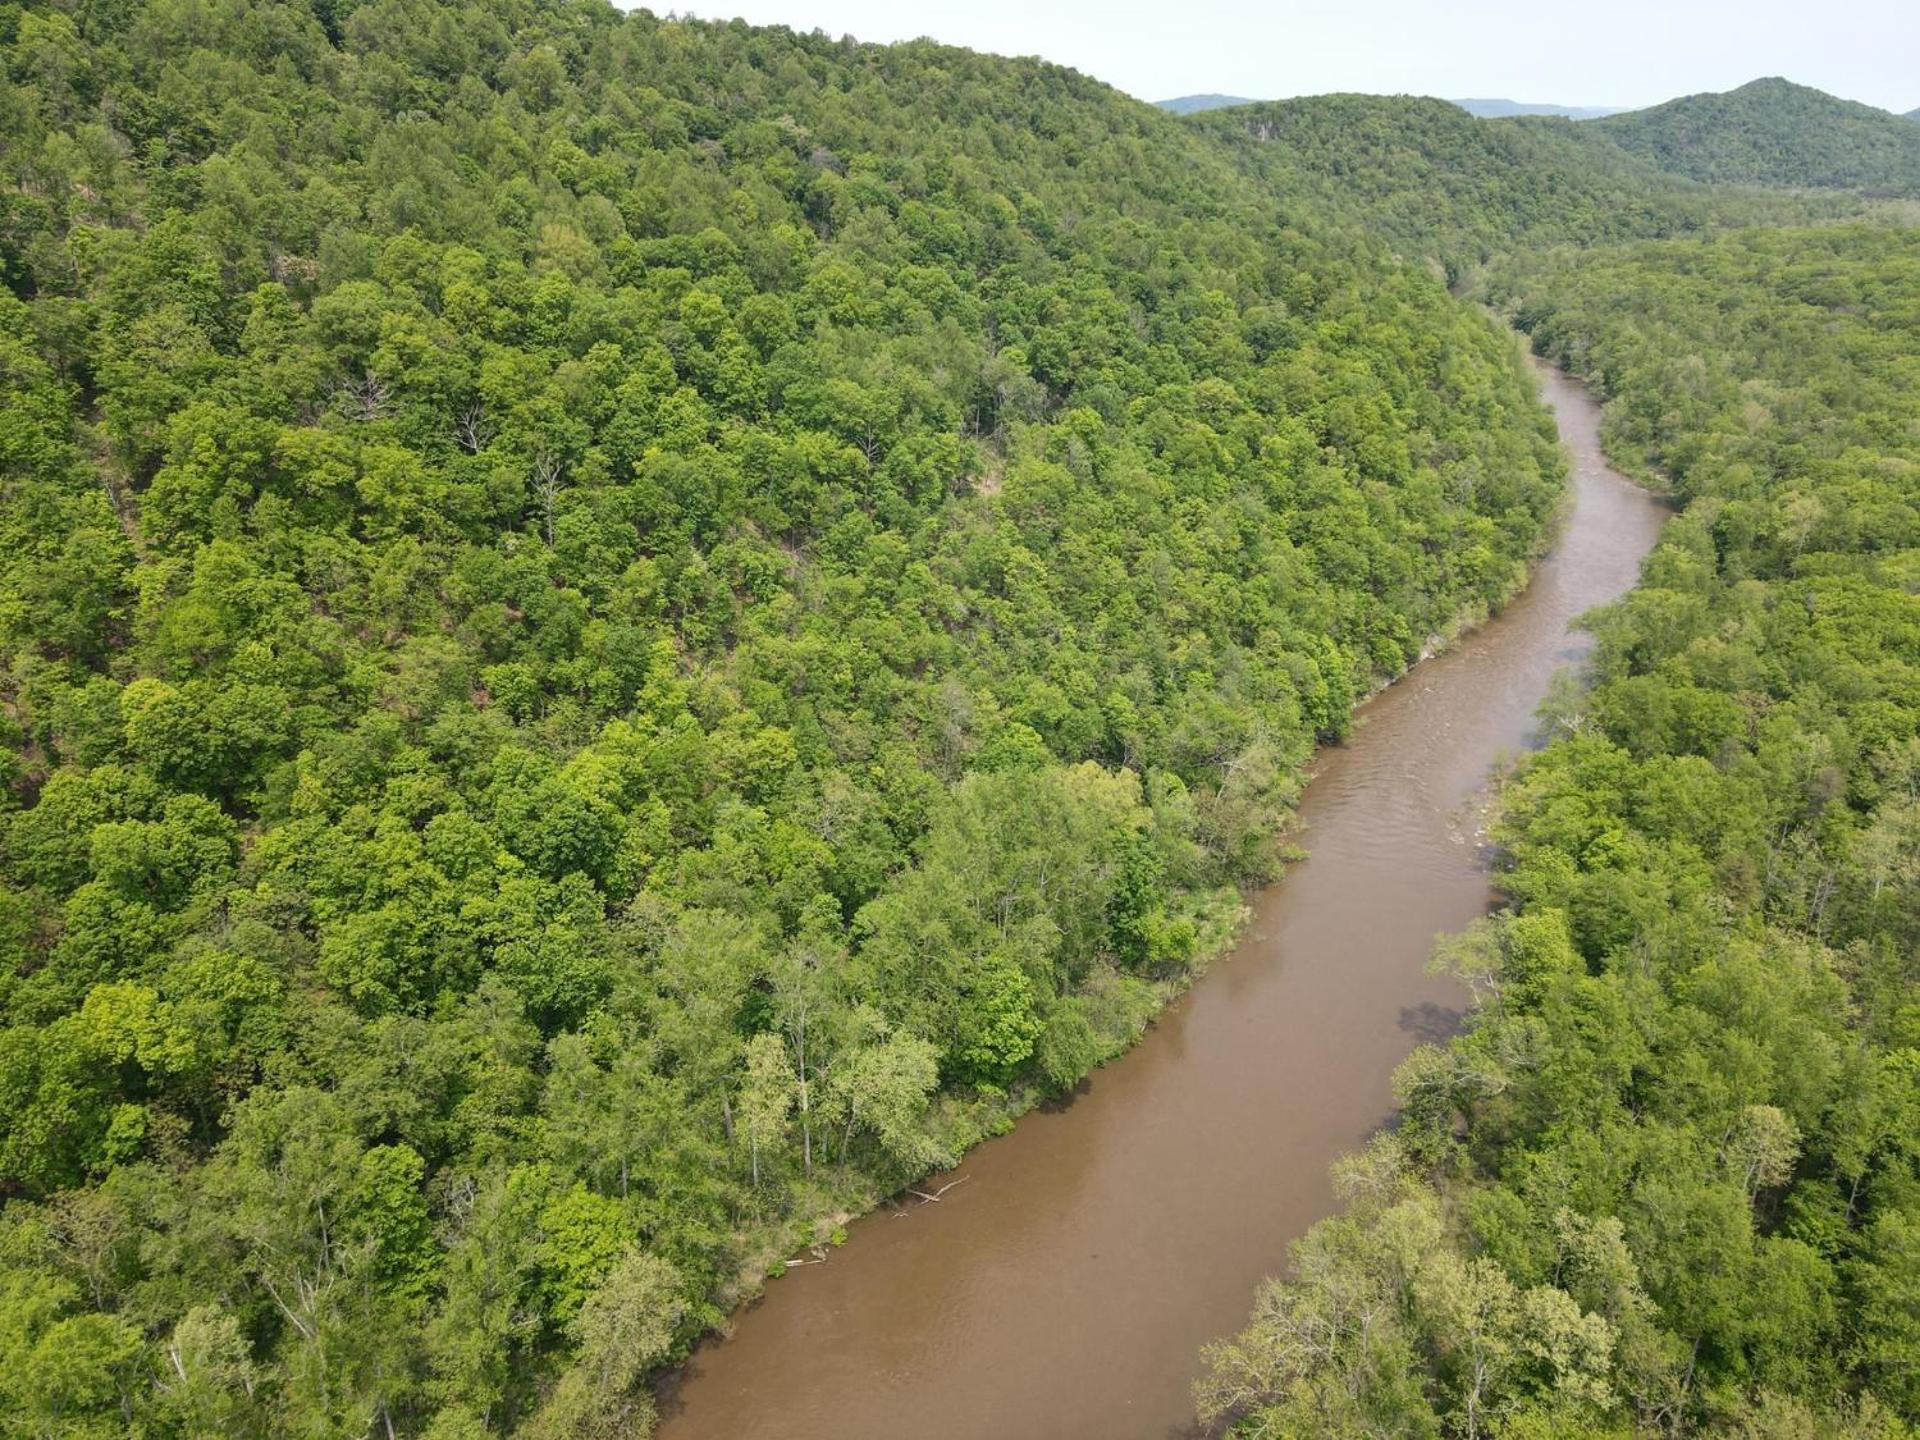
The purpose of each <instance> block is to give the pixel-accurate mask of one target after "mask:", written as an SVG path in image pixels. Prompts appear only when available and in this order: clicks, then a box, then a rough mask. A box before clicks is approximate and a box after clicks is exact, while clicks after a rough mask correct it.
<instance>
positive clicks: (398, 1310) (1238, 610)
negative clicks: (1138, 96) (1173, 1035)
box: [0, 0, 1897, 1440]
mask: <svg viewBox="0 0 1920 1440" xmlns="http://www.w3.org/2000/svg"><path fill="white" fill-rule="evenodd" d="M0 51H4V55H3V57H0V63H4V65H5V66H6V75H7V78H6V83H5V88H4V92H3V94H0V136H4V140H5V145H6V151H7V155H8V158H9V161H10V164H11V167H12V168H11V170H10V176H11V182H12V183H10V184H9V185H8V186H7V187H6V194H5V197H4V198H0V277H4V281H5V286H6V293H5V294H4V295H3V296H0V375H4V383H5V388H6V399H7V403H6V405H5V407H4V410H3V411H0V857H3V863H4V874H3V875H0V944H3V945H4V946H5V954H6V960H5V963H4V965H0V1021H4V1023H3V1024H0V1197H4V1199H5V1202H6V1211H5V1215H4V1217H3V1218H0V1289H3V1290H4V1293H5V1294H6V1295H8V1296H13V1297H16V1298H15V1299H11V1300H9V1301H8V1302H7V1313H6V1315H5V1316H4V1317H0V1335H4V1336H5V1337H7V1338H6V1339H5V1340H4V1343H5V1344H6V1345H7V1346H9V1347H11V1348H9V1350H8V1355H7V1357H6V1364H5V1366H4V1367H0V1368H3V1369H4V1370H5V1378H4V1380H3V1381H0V1384H4V1385H6V1386H9V1387H15V1388H13V1389H9V1390H8V1392H7V1396H6V1399H7V1404H6V1405H5V1406H0V1409H4V1411H5V1414H6V1417H7V1418H6V1420H5V1421H4V1422H0V1424H4V1425H14V1424H15V1419H14V1417H26V1418H25V1419H23V1420H20V1421H19V1422H18V1423H19V1425H20V1426H24V1427H25V1429H24V1430H23V1431H22V1433H33V1434H40V1433H43V1432H45V1431H46V1430H47V1429H48V1427H49V1426H54V1425H65V1426H67V1427H69V1428H70V1429H71V1430H72V1431H73V1432H74V1433H87V1430H86V1427H87V1426H90V1425H94V1424H95V1422H96V1420H97V1421H98V1422H99V1423H100V1424H105V1425H118V1426H122V1427H125V1426H127V1425H132V1426H134V1427H135V1428H136V1429H138V1430H139V1431H140V1432H141V1433H143V1434H146V1435H148V1436H153V1437H166V1436H174V1435H179V1436H187V1435H200V1434H206V1433H215V1432H218V1433H226V1434H233V1435H241V1436H244V1435H303V1436H305V1435H339V1434H356V1435H357V1434H364V1433H368V1432H370V1431H371V1432H372V1433H375V1434H380V1433H385V1430H386V1428H387V1427H388V1426H389V1425H391V1426H392V1428H393V1430H394V1432H395V1433H397V1434H421V1433H429V1434H433V1435H436V1436H439V1437H442V1440H451V1437H471V1436H473V1435H476V1434H504V1433H508V1432H511V1431H514V1430H516V1429H530V1430H531V1431H532V1432H533V1433H539V1434H552V1435H561V1434H568V1435H574V1434H581V1435H588V1434H601V1433H621V1434H624V1433H630V1432H631V1431H632V1430H633V1429H634V1428H635V1427H638V1426H640V1425H642V1424H643V1423H644V1411H645V1406H644V1404H643V1402H642V1400H641V1399H640V1398H639V1392H638V1391H637V1390H636V1385H637V1382H638V1381H639V1379H640V1378H641V1376H642V1374H643V1372H644V1371H645V1370H646V1369H647V1368H648V1367H650V1366H653V1365H655V1364H658V1363H660V1362H661V1361H662V1360H663V1359H665V1358H668V1357H671V1356H672V1355H673V1354H675V1353H678V1351H679V1350H680V1349H681V1348H682V1347H684V1346H685V1345H686V1344H687V1343H688V1342H689V1341H690V1339H691V1338H692V1336H693V1335H694V1334H696V1333H697V1332H698V1331H699V1330H700V1329H701V1328H702V1327H703V1326H704V1325H706V1324H708V1323H710V1322H711V1321H712V1320H713V1319H714V1318H715V1317H716V1315H717V1313H718V1310H719V1307H721V1306H724V1305H726V1304H729V1303H731V1302H732V1301H733V1300H734V1299H736V1298H738V1296H739V1295H740V1294H741V1292H742V1287H743V1285H744V1284H745V1283H748V1281H747V1280H745V1279H743V1277H757V1276H758V1275H759V1274H761V1273H764V1269H765V1265H766V1261H767V1257H768V1255H769V1254H776V1253H778V1249H779V1247H781V1246H784V1245H786V1244H788V1243H792V1244H796V1245H797V1244H799V1243H802V1242H803V1241H805V1240H808V1239H811V1238H813V1237H814V1235H815V1233H816V1232H815V1224H816V1221H818V1220H820V1218H821V1217H823V1216H827V1215H830V1214H833V1213H835V1212H837V1211H840V1210H844V1209H847V1208H857V1207H860V1206H864V1205H868V1204H871V1203H873V1202H874V1201H875V1200H876V1199H877V1198H878V1197H879V1196H880V1195H881V1194H884V1193H885V1192H886V1191H887V1190H888V1189H889V1188H891V1187H894V1186H897V1185H899V1184H901V1183H905V1182H908V1181H910V1180H912V1179H913V1178H914V1177H915V1175H916V1174H917V1173H918V1172H920V1171H921V1170H923V1169H924V1168H925V1167H927V1166H929V1165H931V1164H935V1163H937V1162H939V1161H940V1160H942V1159H945V1158H949V1157H951V1156H952V1154H953V1153H954V1152H955V1150H956V1149H957V1147H959V1146H961V1145H963V1144H965V1143H967V1142H968V1141H969V1140H970V1139H971V1138H974V1137H977V1136H978V1135H979V1134H980V1133H982V1131H983V1130H984V1129H985V1128H986V1127H987V1126H989V1125H990V1124H992V1123H994V1122H995V1121H996V1120H997V1119H998V1118H999V1117H1000V1116H1002V1115H1004V1114H1005V1113H1006V1112H1007V1111H1008V1110H1010V1109H1012V1108H1015V1107H1017V1106H1018V1105H1020V1104H1022V1103H1025V1100H1026V1099H1028V1098H1030V1097H1032V1096H1033V1095H1035V1094H1038V1093H1040V1092H1043V1091H1051V1090H1057V1089H1060V1088H1063V1087H1066V1086H1069V1085H1071V1084H1072V1083H1074V1082H1075V1081H1076V1080H1077V1079H1078V1078H1079V1077H1080V1076H1081V1075H1082V1074H1083V1073H1084V1072H1085V1070H1086V1069H1087V1068H1088V1067H1089V1066H1091V1065H1093V1064H1095V1063H1097V1062H1098V1061H1099V1060H1100V1059H1102V1058H1103V1057H1105V1056H1106V1055H1108V1054H1111V1053H1112V1052H1113V1051H1115V1050H1116V1049H1117V1048H1119V1047H1120V1046H1122V1045H1124V1044H1125V1043H1126V1042H1127V1041H1128V1040H1130V1039H1131V1038H1132V1037H1134V1036H1135V1035H1137V1034H1138V1033H1139V1029H1140V1027H1141V1025H1142V1024H1143V1023H1144V1021H1145V1018H1146V1016H1147V1015H1148V1014H1150V1013H1151V1011H1152V1009H1153V1007H1154V1005H1155V1004H1156V1003H1157V1002H1158V1001H1159V1000H1162V999H1164V998H1165V996H1166V995H1167V994H1168V993H1170V992H1171V990H1172V989H1173V988H1175V987H1177V986H1178V985H1179V984H1181V983H1182V982H1183V980H1184V978H1185V976H1186V975H1187V974H1188V973H1189V971H1190V969H1191V967H1192V966H1193V965H1194V964H1195V963H1196V961H1198V960H1199V959H1201V958H1204V957H1202V956H1201V955H1200V953H1199V950H1200V942H1199V939H1198V937H1199V936H1200V935H1201V934H1203V933H1211V934H1216V935H1217V934H1218V933H1219V932H1220V929H1221V926H1220V925H1219V924H1217V923H1210V922H1212V921H1214V920H1215V919H1216V917H1218V916H1219V915H1220V914H1221V913H1222V911H1223V910H1225V909H1227V908H1229V907H1230V906H1231V904H1232V900H1231V894H1232V887H1233V886H1234V885H1236V884H1238V883H1241V882H1245V881H1250V880H1256V879H1260V878H1264V877H1266V876H1269V875H1271V874H1272V873H1274V871H1275V869H1276V868H1277V854H1278V851H1277V847H1276V842H1275V836H1276V833H1277V831H1278V828H1279V826H1280V825H1281V823H1282V822H1283V821H1284V819H1285V816H1286V814H1287V812H1288V810H1289V807H1290V805H1291V804H1292V801H1293V799H1294V797H1295V793H1296V790H1297V785H1298V773H1299V770H1300V767H1301V765H1302V763H1303V762H1304V760H1305V758H1306V757H1307V755H1308V754H1309V752H1310V751H1311V749H1312V746H1313V745H1314V743H1315V741H1316V739H1319V738H1324V737H1332V736H1337V735H1339V734H1341V733H1343V731H1344V729H1345V726H1346V724H1347V715H1348V711H1349V709H1350V707H1351V705H1352V703H1353V701H1354V700H1355V698H1356V697H1358V696H1359V695H1361V694H1363V693H1365V692H1366V691H1367V690H1368V689H1369V688H1370V687H1371V686H1373V685H1374V684H1375V683H1377V682H1378V681H1380V680H1382V679H1384V678H1387V677H1391V676H1393V675H1395V674H1397V673H1399V672H1400V671H1401V670H1403V669H1404V668H1405V666H1406V665H1407V664H1408V663H1410V661H1411V660H1412V659H1413V657H1414V656H1416V655H1417V654H1419V652H1420V650H1421V648H1422V646H1423V644H1424V643H1425V642H1426V640H1427V638H1428V637H1429V636H1430V635H1431V634H1432V633H1434V632H1436V631H1438V630H1440V629H1442V628H1444V627H1445V626H1447V625H1448V624H1449V623H1450V622H1451V621H1453V620H1454V619H1455V618H1457V617H1458V616H1460V615H1461V614H1462V613H1469V614H1471V613H1475V612H1480V611H1484V610H1485V609H1487V608H1488V607H1490V606H1492V605H1495V604H1497V603H1499V602H1500V601H1501V600H1502V599H1503V598H1504V597H1505V596H1506V595H1507V594H1508V593H1510V591H1511V590H1512V588H1513V586H1514V585H1515V583H1516V582H1517V580H1518V578H1519V576H1520V574H1521V573H1522V568H1523V566H1524V563H1525V561H1526V559H1527V557H1528V556H1529V555H1530V554H1531V553H1532V552H1533V550H1534V549H1535V548H1536V547H1537V545H1538V543H1539V540H1540V536H1541V530H1542V525H1543V521H1544V520H1545V518H1546V516H1547V515H1548V514H1549V512H1550V511H1551V509H1552V506H1553V503H1554V499H1555V495H1556V492H1557V489H1558V480H1559V461H1558V460H1557V458H1556V456H1555V453H1554V449H1553V447H1552V445H1551V431H1550V428H1549V427H1548V426H1547V424H1546V423H1545V419H1544V416H1543V415H1542V413H1541V412H1540V410H1539V408H1538V407H1537V405H1536V404H1535V403H1534V400H1533V397H1532V395H1531V392H1530V390H1529V388H1528V385H1527V382H1526V378H1525V376H1524V374H1523V373H1522V370H1521V367H1520V365H1519V363H1518V357H1517V355H1516V354H1515V352H1514V347H1513V346H1512V344H1511V342H1510V340H1509V339H1508V338H1507V337H1505V336H1503V335H1501V334H1500V333H1499V332H1498V330H1497V329H1496V327H1495V326H1493V325H1492V324H1490V323H1488V322H1487V321H1486V320H1485V318H1484V317H1481V316H1479V315H1476V314H1474V313H1473V312H1472V311H1471V310H1470V309H1468V308H1467V307H1465V306H1463V305H1460V304H1458V303H1456V302H1455V301H1453V300H1452V299H1451V298H1449V297H1448V296H1447V295H1446V293H1445V292H1444V290H1443V289H1442V288H1441V286H1440V285H1439V284H1438V283H1437V282H1436V281H1435V280H1434V279H1432V278H1431V277H1430V276H1428V275H1426V274H1425V273H1423V272H1421V271H1419V270H1416V269H1411V268H1407V267H1403V266H1401V265H1399V264H1397V263H1396V262H1395V261H1394V260H1392V258H1391V257H1389V256H1387V255H1386V254H1385V253H1384V252H1383V251H1382V250H1381V249H1380V247H1379V246H1378V245H1377V244H1376V243H1375V242H1372V241H1369V240H1365V239H1362V238H1358V237H1356V236H1353V235H1351V234H1349V233H1347V232H1346V231H1345V230H1344V229H1342V228H1341V227H1338V226H1333V225H1327V226H1324V227H1323V226H1321V225H1319V224H1318V223H1317V222H1316V221H1315V219H1314V217H1313V216H1310V215H1303V214H1300V213H1297V212H1296V211H1295V210H1294V209H1293V207H1282V206H1281V205H1280V204H1278V203H1277V202H1276V200H1275V198H1274V197H1273V196H1272V195H1271V194H1269V193H1267V192H1265V191H1264V190H1263V189H1262V188H1261V187H1260V186H1259V185H1258V184H1256V183H1254V182H1253V181H1252V180H1251V179H1250V178H1249V177H1248V176H1246V175H1244V174H1242V173H1241V172H1240V170H1239V169H1237V168H1236V166H1235V165H1234V164H1233V163H1232V162H1231V160H1230V159H1229V158H1228V157H1226V156H1225V155H1223V154H1221V153H1218V152H1217V150H1216V148H1215V146H1214V145H1213V144H1212V142H1210V141H1209V139H1208V138H1207V137H1206V136H1205V135H1203V134H1202V133H1200V132H1198V131H1196V130H1194V129H1192V128H1190V127H1187V126H1184V125H1182V124H1180V123H1179V122H1178V121H1176V120H1174V119H1173V118H1171V117H1168V116H1165V115H1163V114H1161V113H1159V112H1157V111H1155V110H1153V109H1152V108H1151V107H1148V106H1145V105H1140V104H1136V103H1134V102H1132V101H1129V100H1127V99H1125V98H1124V97H1122V96H1120V95H1118V94H1116V93H1115V92H1113V91H1111V90H1108V89H1106V88H1104V87H1102V86H1100V85H1097V84H1095V83H1093V82H1091V81H1088V80H1086V79H1084V78H1083V77H1080V76H1077V75H1074V74H1072V73H1070V72H1068V71H1065V70H1061V69H1057V68H1054V67H1050V66H1045V65H1040V64H1035V63H1028V62H1009V61H1002V60H996V59H990V58H985V57H981V56H976V55H969V54H965V53H963V52H958V51H952V50H944V49H940V48H938V47H935V46H931V45H925V44H919V45H907V46H900V47H894V48H887V49H881V48H873V47H861V46H857V45H854V44H852V43H850V42H841V41H836V40H830V39H827V38H825V37H823V36H818V35H815V36H800V35H794V34H791V33H788V32H784V31H767V30H754V29H750V28H748V27H746V26H743V25H707V24H699V23H694V22H686V21H677V20H662V19H660V18H658V17H656V16H653V15H650V14H646V13H633V14H623V13H622V12H620V11H618V10H616V9H614V8H613V7H611V6H608V5H605V4H600V3H594V0H536V3H532V4H505V3H496V0H474V3H454V0H425V3H416V4H400V3H396V0H367V3H364V4H357V5H356V4H354V3H352V0H347V3H331V0H329V3H317V4H314V5H311V6H309V5H305V4H298V3H294V4H289V3H282V0H211V3H202V0H132V3H128V4H115V5H106V6H95V5H88V6H79V7H71V8H69V7H62V6H57V5H49V4H43V3H38V0H36V3H32V4H28V5H18V4H15V5H10V6H6V7H3V8H0ZM1223 896H1225V897H1227V898H1225V899H1224V900H1223V899H1222V897H1223ZM82 1221H84V1223H82ZM1889 1243H1890V1244H1891V1243H1897V1237H1894V1239H1892V1240H1890V1241H1889ZM636 1327H637V1328H636ZM48 1417H55V1418H52V1419H50V1418H48Z"/></svg>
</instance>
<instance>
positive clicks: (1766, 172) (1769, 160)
mask: <svg viewBox="0 0 1920 1440" xmlns="http://www.w3.org/2000/svg"><path fill="white" fill-rule="evenodd" d="M1592 124H1593V127H1594V129H1595V130H1597V131H1599V132H1601V133H1603V134H1605V135H1606V136H1607V137H1608V138H1609V139H1611V140H1612V141H1613V142H1614V143H1615V144H1617V145H1619V146H1620V147H1621V148H1623V149H1625V150H1630V151H1632V152H1633V153H1635V154H1637V155H1641V156H1644V157H1645V158H1647V159H1649V160H1651V161H1652V162H1653V163H1654V164H1656V165H1658V166H1659V167H1660V168H1661V169H1663V170H1666V171H1669V172H1671V173H1673V174H1676V175H1685V176H1687V177H1689V178H1690V179H1694V180H1705V181H1710V182H1715V183H1720V184H1736V185H1789V186H1797V187H1805V188H1809V189H1858V190H1867V191H1877V192H1881V193H1890V194H1903V195H1914V194H1920V127H1916V126H1915V125H1914V124H1913V123H1912V122H1911V120H1910V119H1909V118H1907V117H1902V116H1899V115H1895V114H1893V113H1891V112H1890V111H1886V110H1877V109H1875V108H1874V107H1873V106H1871V105H1861V104H1858V103H1857V102H1855V101H1852V100H1841V99H1839V98H1837V97H1835V96H1832V95H1829V94H1827V93H1826V92H1824V91H1821V90H1814V89H1812V88H1810V87H1808V86H1805V85H1795V84H1793V83H1792V82H1791V81H1787V80H1782V79H1780V78H1778V77H1769V78H1767V79H1764V80H1755V81H1753V82H1751V83H1750V84H1746V85H1742V86H1741V87H1740V88H1739V89H1737V90H1728V91H1726V92H1724V93H1719V94H1702V95H1686V96H1682V97H1681V98H1680V99H1677V100H1669V101H1667V102H1666V103H1665V104H1664V105H1655V106H1653V107H1651V108H1650V109H1646V110H1634V111H1631V112H1629V113H1627V114H1623V115H1611V116H1608V117H1606V118H1604V119H1600V120H1595V121H1593V122H1592Z"/></svg>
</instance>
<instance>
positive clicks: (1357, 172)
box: [1188, 95, 1842, 280]
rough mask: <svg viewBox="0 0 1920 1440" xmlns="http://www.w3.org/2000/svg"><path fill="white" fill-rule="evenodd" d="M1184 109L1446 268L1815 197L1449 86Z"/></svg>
mask: <svg viewBox="0 0 1920 1440" xmlns="http://www.w3.org/2000/svg"><path fill="white" fill-rule="evenodd" d="M1188 123H1189V124H1192V125H1194V126H1196V127H1197V128H1200V129H1202V130H1204V131H1206V132H1207V133H1209V134H1210V135H1212V136H1213V137H1215V138H1216V139H1217V140H1218V141H1220V142H1221V143H1222V144H1224V145H1225V146H1226V148H1227V149H1228V150H1229V151H1230V152H1231V153H1232V154H1234V155H1235V156H1237V157H1238V158H1239V160H1240V163H1241V164H1242V165H1243V166H1244V167H1245V168H1246V170H1247V171H1248V173H1249V174H1250V175H1252V176H1255V177H1256V178H1258V179H1259V181H1260V182H1261V183H1262V184H1263V185H1265V186H1267V187H1269V188H1270V189H1272V190H1273V191H1275V192H1276V193H1277V194H1279V195H1280V196H1282V197H1283V198H1285V199H1287V200H1288V201H1290V202H1292V203H1294V204H1296V205H1299V206H1304V207H1308V208H1310V209H1312V210H1314V211H1317V212H1323V213H1328V214H1337V215H1342V216H1344V217H1346V218H1347V220H1348V222H1349V223H1350V224H1351V225H1353V226H1354V227H1355V228H1356V229H1363V230H1365V231H1367V232H1370V233H1373V234H1377V235H1382V236H1385V237H1386V238H1387V239H1388V240H1389V241H1390V242H1391V243H1392V244H1393V245H1394V246H1395V247H1396V248H1398V249H1399V250H1401V251H1402V252H1403V253H1406V254H1409V255H1420V256H1432V257H1435V258H1437V259H1439V260H1441V261H1442V262H1443V263H1444V265H1445V266H1446V270H1447V274H1448V278H1449V279H1450V280H1452V279H1457V278H1458V277H1459V276H1460V275H1461V274H1463V273H1464V272H1466V271H1467V270H1470V269H1471V268H1473V267H1474V266H1476V265H1478V264H1480V263H1481V262H1483V261H1485V260H1486V259H1488V258H1489V257H1490V256H1493V255H1495V254H1501V253H1505V252H1507V251H1509V250H1511V249H1512V248H1514V247H1515V246H1531V245H1544V244H1553V243H1558V242H1563V241H1571V242H1576V243H1582V244H1590V243H1595V242H1600V241H1605V240H1614V239H1628V238H1636V237H1645V236H1660V235H1671V234H1676V233H1681V232H1685V231H1689V230H1694V229H1698V228H1700V227H1702V226H1705V225H1709V224H1715V223H1734V222H1738V221H1741V220H1752V219H1762V218H1773V217H1788V216H1792V217H1797V216H1799V215H1802V214H1805V213H1806V212H1807V211H1808V209H1809V208H1811V205H1812V202H1802V201H1798V200H1794V199H1789V198H1786V197H1779V196H1767V195H1761V194H1743V193H1740V192H1734V191H1727V190H1716V189H1711V188H1708V187H1705V186H1701V185H1697V184H1695V183H1694V182H1692V181H1689V180H1685V179H1682V178H1679V177H1676V176H1669V175H1666V174H1663V173H1662V172H1661V171H1660V170H1659V169H1658V168H1657V167H1656V166H1655V165H1654V164H1653V163H1652V162H1650V161H1649V160H1646V159H1644V158H1642V157H1640V156H1638V155H1633V154H1629V153H1628V152H1627V151H1625V150H1623V149H1621V148H1620V147H1619V146H1618V145H1616V144H1614V143H1613V142H1612V141H1611V140H1610V139H1608V138H1607V137H1606V136H1605V135H1603V134H1602V133H1600V131H1599V130H1597V129H1596V128H1595V125H1594V123H1593V122H1582V123H1579V124H1575V123H1574V122H1572V121H1569V120H1563V119H1553V118H1545V117H1517V118H1513V119H1505V120H1481V119H1477V118H1475V117H1474V116H1472V115H1469V114H1467V113H1466V112H1465V111H1463V110H1461V109H1460V108H1459V107H1458V106H1457V105H1455V104H1454V103H1452V102H1450V101H1446V100H1432V99H1417V98H1413V97H1409V96H1380V95H1321V96H1315V97H1313V98H1311V99H1306V100H1281V101H1274V102H1271V103H1268V104H1261V105H1253V106H1248V107H1246V108H1244V109H1240V110H1235V111H1233V112H1231V113H1228V114H1220V115H1202V116H1199V117H1197V118H1195V119H1193V120H1191V121H1189V122H1188ZM1829 203H1833V204H1839V203H1842V202H1829Z"/></svg>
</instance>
